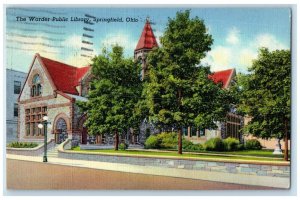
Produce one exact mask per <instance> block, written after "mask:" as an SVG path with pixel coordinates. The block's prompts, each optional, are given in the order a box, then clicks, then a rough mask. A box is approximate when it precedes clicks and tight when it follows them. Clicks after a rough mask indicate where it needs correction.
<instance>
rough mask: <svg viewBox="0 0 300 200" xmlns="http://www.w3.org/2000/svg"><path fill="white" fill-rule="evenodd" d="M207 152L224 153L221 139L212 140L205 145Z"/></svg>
mask: <svg viewBox="0 0 300 200" xmlns="http://www.w3.org/2000/svg"><path fill="white" fill-rule="evenodd" d="M204 148H205V150H206V151H223V150H224V143H223V141H222V139H221V138H211V139H209V140H207V141H206V142H205V144H204Z"/></svg>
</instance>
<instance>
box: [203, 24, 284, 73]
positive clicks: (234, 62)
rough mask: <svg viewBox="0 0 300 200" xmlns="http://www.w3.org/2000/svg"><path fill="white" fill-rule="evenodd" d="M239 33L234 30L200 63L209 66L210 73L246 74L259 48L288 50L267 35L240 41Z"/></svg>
mask: <svg viewBox="0 0 300 200" xmlns="http://www.w3.org/2000/svg"><path fill="white" fill-rule="evenodd" d="M239 34H240V32H239V31H238V30H237V29H236V28H234V29H232V30H231V31H230V32H229V34H228V35H227V36H226V43H225V44H224V45H219V46H216V47H212V50H211V51H210V52H208V54H207V56H206V57H205V58H204V59H203V60H202V61H201V62H202V63H203V64H208V65H210V66H211V71H219V70H224V69H229V68H233V67H234V68H235V69H236V70H237V71H239V72H246V71H247V69H248V67H250V66H251V65H252V61H253V60H254V59H256V58H257V56H258V53H259V51H258V50H259V48H261V47H266V48H268V49H269V50H271V51H274V50H276V49H288V46H287V45H284V44H283V43H282V42H280V41H279V40H278V39H277V38H276V37H275V36H274V35H272V34H269V33H264V34H259V35H257V36H256V37H254V39H253V40H250V41H242V40H240V37H239Z"/></svg>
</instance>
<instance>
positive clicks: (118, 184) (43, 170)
mask: <svg viewBox="0 0 300 200" xmlns="http://www.w3.org/2000/svg"><path fill="white" fill-rule="evenodd" d="M7 189H61V190H65V189H83V190H86V189H98V190H101V189H125V190H126V189H147V190H168V189H173V190H212V189H218V190H221V189H222V190H234V189H244V190H247V189H248V190H257V189H261V190H263V189H273V188H268V187H261V186H247V185H238V184H231V183H220V182H213V181H203V180H194V179H186V178H174V177H166V176H155V175H145V174H135V173H126V172H117V171H108V170H99V169H89V168H81V167H73V166H62V165H56V164H50V163H38V162H29V161H21V160H12V159H7Z"/></svg>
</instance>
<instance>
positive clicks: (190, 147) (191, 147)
mask: <svg viewBox="0 0 300 200" xmlns="http://www.w3.org/2000/svg"><path fill="white" fill-rule="evenodd" d="M184 150H186V151H202V150H204V147H203V145H202V144H193V143H192V144H191V145H188V146H187V147H186V148H184Z"/></svg>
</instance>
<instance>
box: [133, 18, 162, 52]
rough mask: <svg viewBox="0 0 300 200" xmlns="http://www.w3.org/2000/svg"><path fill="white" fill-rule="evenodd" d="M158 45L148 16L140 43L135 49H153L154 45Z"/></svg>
mask: <svg viewBox="0 0 300 200" xmlns="http://www.w3.org/2000/svg"><path fill="white" fill-rule="evenodd" d="M157 46H158V45H157V42H156V38H155V36H154V33H153V30H152V28H151V25H150V20H149V17H147V19H146V24H145V26H144V29H143V32H142V34H141V37H140V39H139V42H138V44H137V45H136V48H135V50H139V49H152V48H153V47H157Z"/></svg>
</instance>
